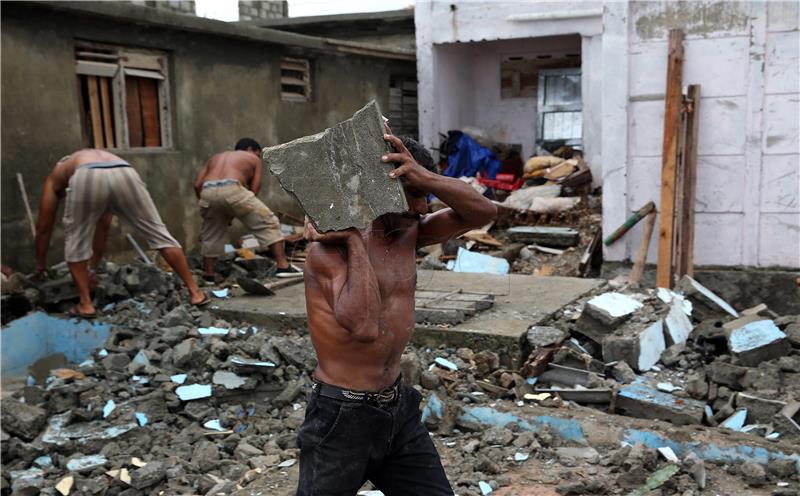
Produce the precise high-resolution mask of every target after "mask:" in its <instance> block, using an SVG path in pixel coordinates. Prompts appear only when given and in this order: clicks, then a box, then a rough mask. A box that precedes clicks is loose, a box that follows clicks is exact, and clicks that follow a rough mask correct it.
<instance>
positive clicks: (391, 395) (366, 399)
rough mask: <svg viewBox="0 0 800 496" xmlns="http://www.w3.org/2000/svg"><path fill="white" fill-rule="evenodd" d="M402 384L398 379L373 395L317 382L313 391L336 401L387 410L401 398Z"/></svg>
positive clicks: (314, 383)
mask: <svg viewBox="0 0 800 496" xmlns="http://www.w3.org/2000/svg"><path fill="white" fill-rule="evenodd" d="M400 383H401V379H400V378H399V377H398V379H397V381H396V382H395V383H394V384H393V385H391V386H389V387H388V388H386V389H383V390H381V391H378V392H375V393H372V392H369V391H352V390H350V389H344V388H340V387H337V386H332V385H330V384H325V383H324V382H319V381H316V380H315V381H313V382H312V384H311V390H312V391H314V392H315V393H317V394H319V395H320V396H325V397H326V398H331V399H334V400H342V401H352V402H356V403H367V404H369V405H372V406H377V407H378V408H385V407H389V406H392V405H393V404H395V403H396V402H397V400H398V399H399V398H400Z"/></svg>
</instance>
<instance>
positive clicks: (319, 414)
mask: <svg viewBox="0 0 800 496" xmlns="http://www.w3.org/2000/svg"><path fill="white" fill-rule="evenodd" d="M421 399H422V395H420V394H419V393H418V392H417V391H416V390H415V389H413V388H410V387H408V386H406V385H401V386H400V397H399V399H398V400H397V401H396V402H395V403H394V404H393V405H391V406H387V407H383V408H378V407H377V406H372V405H371V404H368V403H365V402H355V401H345V400H338V399H332V398H328V397H326V396H320V395H319V393H318V392H314V393H312V394H311V397H310V399H309V401H308V407H307V408H306V418H305V421H304V422H303V425H302V426H301V427H300V431H299V432H298V434H297V444H298V446H299V447H300V482H299V484H298V487H297V495H298V496H312V495H313V496H318V495H326V496H327V495H347V496H353V495H355V494H356V493H357V492H358V490H359V489H360V488H361V486H362V485H363V484H364V482H366V481H367V480H369V481H371V482H372V483H373V484H375V486H377V488H378V489H380V490H381V491H382V492H383V493H384V494H385V495H386V496H396V495H408V496H428V495H435V496H440V495H441V496H445V495H446V496H451V495H452V494H453V490H452V489H451V488H450V483H449V482H448V481H447V476H446V475H445V473H444V469H443V468H442V463H441V461H440V460H439V454H438V453H437V452H436V447H435V446H434V445H433V441H431V438H430V436H429V435H428V431H427V430H426V429H425V427H424V426H423V425H422V423H421V422H420V412H419V403H420V400H421Z"/></svg>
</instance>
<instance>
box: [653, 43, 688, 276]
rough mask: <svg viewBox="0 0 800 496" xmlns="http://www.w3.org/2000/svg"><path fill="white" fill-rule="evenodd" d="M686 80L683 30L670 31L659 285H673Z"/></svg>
mask: <svg viewBox="0 0 800 496" xmlns="http://www.w3.org/2000/svg"><path fill="white" fill-rule="evenodd" d="M682 80H683V32H682V31H681V30H679V29H672V30H670V32H669V60H668V62H667V91H666V96H665V98H664V143H663V148H662V155H661V157H662V158H661V219H660V223H659V229H658V269H657V271H656V287H663V288H671V287H672V251H673V250H672V248H673V247H672V237H673V220H674V212H675V166H676V160H677V151H678V120H679V117H680V110H681V82H682Z"/></svg>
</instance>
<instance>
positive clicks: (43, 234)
mask: <svg viewBox="0 0 800 496" xmlns="http://www.w3.org/2000/svg"><path fill="white" fill-rule="evenodd" d="M57 210H58V195H56V191H55V189H54V187H53V178H52V176H47V179H46V180H45V182H44V186H43V187H42V199H41V200H40V201H39V220H38V222H37V224H36V269H37V270H44V269H46V268H47V250H48V249H49V247H50V237H51V236H52V234H53V225H54V224H55V220H56V211H57Z"/></svg>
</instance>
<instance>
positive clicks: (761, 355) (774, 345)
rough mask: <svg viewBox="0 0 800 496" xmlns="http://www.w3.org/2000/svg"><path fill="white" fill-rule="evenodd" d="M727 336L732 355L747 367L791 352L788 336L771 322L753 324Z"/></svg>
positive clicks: (759, 321) (729, 332)
mask: <svg viewBox="0 0 800 496" xmlns="http://www.w3.org/2000/svg"><path fill="white" fill-rule="evenodd" d="M725 334H726V337H727V338H728V348H729V349H730V351H731V354H732V355H733V356H734V357H736V359H737V361H738V362H739V363H740V364H741V365H744V366H746V367H755V366H756V365H758V364H759V363H761V362H763V361H764V360H772V359H773V358H778V357H780V356H783V355H787V354H789V352H791V346H790V345H789V342H788V341H787V340H786V334H784V333H783V332H781V330H780V329H778V327H777V326H776V325H775V323H774V322H773V321H771V320H758V321H756V322H751V323H749V324H746V325H744V326H742V327H739V328H737V329H733V330H731V331H728V332H726V333H725Z"/></svg>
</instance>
